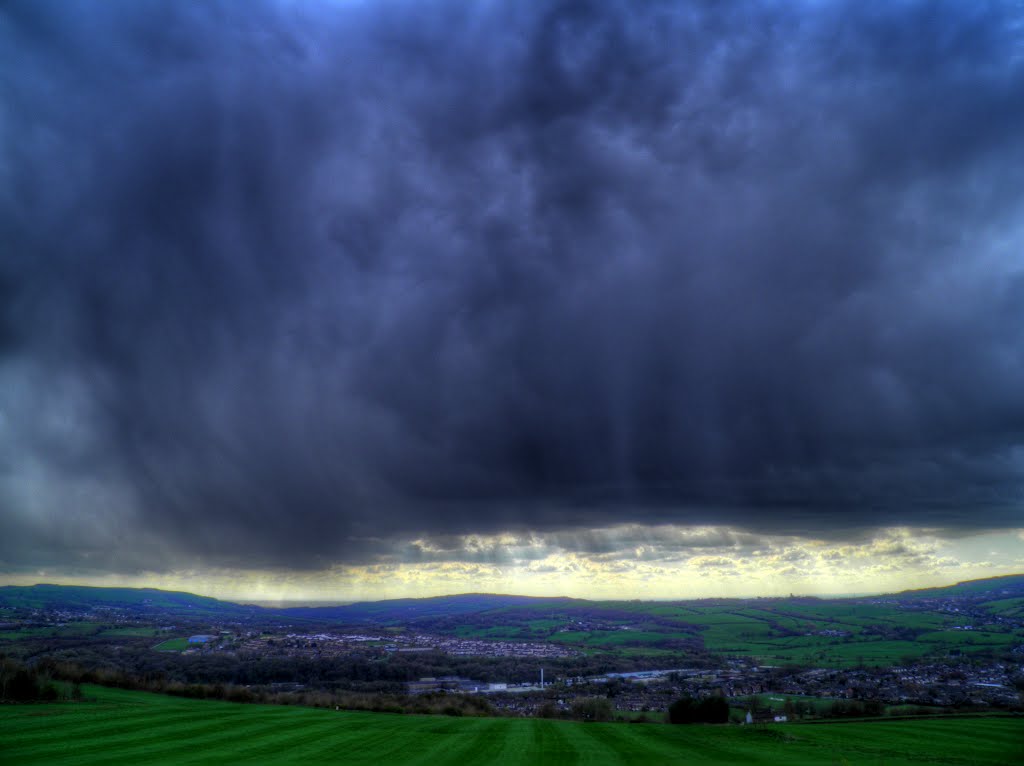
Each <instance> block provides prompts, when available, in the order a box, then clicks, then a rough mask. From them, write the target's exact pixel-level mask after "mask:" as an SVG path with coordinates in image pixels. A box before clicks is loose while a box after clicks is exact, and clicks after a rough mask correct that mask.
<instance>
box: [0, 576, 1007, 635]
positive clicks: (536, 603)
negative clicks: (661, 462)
mask: <svg viewBox="0 0 1024 766" xmlns="http://www.w3.org/2000/svg"><path fill="white" fill-rule="evenodd" d="M1020 596H1024V574H1017V575H1006V576H1003V577H990V578H985V579H981V580H968V581H965V582H959V583H956V584H955V585H949V586H944V587H939V588H924V589H920V590H908V591H903V592H901V593H892V594H886V595H883V596H875V597H872V600H877V599H879V598H881V599H886V600H901V599H934V598H970V599H972V600H980V601H985V600H997V599H1006V598H1013V597H1020ZM827 600H828V601H848V602H852V601H862V600H864V599H863V598H859V599H854V598H850V599H827ZM744 601H745V600H744V599H730V600H728V602H724V603H728V604H733V605H736V606H738V605H739V604H741V603H743V602H744ZM771 601H778V602H789V603H794V602H798V601H800V599H793V598H790V599H771ZM815 601H820V600H818V599H815ZM648 603H652V604H653V603H659V604H662V605H666V606H667V605H668V604H670V603H671V604H677V605H685V604H691V605H702V606H704V607H707V606H709V605H713V604H715V603H717V601H716V600H713V599H712V600H708V599H703V600H700V601H676V602H648ZM627 604H629V607H628V608H631V609H635V608H636V602H626V601H601V602H597V601H589V600H586V599H573V598H565V597H534V596H515V595H504V594H494V593H463V594H459V595H453V596H435V597H431V598H402V599H389V600H385V601H365V602H359V603H355V604H346V605H343V606H299V607H283V608H282V607H266V606H255V605H250V604H236V603H233V602H230V601H221V600H219V599H215V598H210V597H208V596H197V595H195V594H193V593H184V592H176V591H165V590H158V589H156V588H97V587H89V586H83V585H30V586H15V585H8V586H0V607H20V608H28V609H44V608H45V609H61V608H66V609H70V610H84V609H89V608H94V607H117V608H124V609H132V610H135V611H158V610H159V611H164V612H171V613H177V614H182V615H191V616H195V617H211V618H216V617H220V618H223V619H229V618H240V617H246V616H249V617H254V616H258V617H260V618H264V619H266V618H270V619H274V618H279V619H281V620H289V621H291V620H296V621H308V622H338V623H350V624H355V623H373V624H389V623H400V622H408V621H412V620H417V619H432V618H438V617H451V616H458V615H469V614H479V613H483V612H490V611H495V610H509V609H513V610H518V609H527V610H529V609H545V608H573V609H588V608H594V609H618V608H623V607H626V605H627Z"/></svg>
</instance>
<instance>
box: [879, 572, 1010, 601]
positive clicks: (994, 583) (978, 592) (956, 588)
mask: <svg viewBox="0 0 1024 766" xmlns="http://www.w3.org/2000/svg"><path fill="white" fill-rule="evenodd" d="M1016 596H1024V574H1012V575H1003V576H1001V577H984V578H982V579H979V580H964V581H963V582H958V583H956V584H955V585H943V586H939V587H937V588H919V589H916V590H905V591H901V592H899V593H890V594H886V596H884V598H892V599H907V598H922V599H926V598H977V599H986V598H987V599H1001V598H1013V597H1016Z"/></svg>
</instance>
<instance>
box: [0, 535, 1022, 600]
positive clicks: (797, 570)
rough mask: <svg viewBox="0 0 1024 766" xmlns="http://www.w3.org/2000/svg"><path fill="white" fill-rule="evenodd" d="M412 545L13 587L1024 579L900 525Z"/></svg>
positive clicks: (843, 585)
mask: <svg viewBox="0 0 1024 766" xmlns="http://www.w3.org/2000/svg"><path fill="white" fill-rule="evenodd" d="M409 546H410V548H415V549H417V550H418V551H419V552H420V555H422V556H424V557H425V558H426V559H427V560H423V561H420V560H417V561H403V560H401V559H400V558H392V559H388V558H383V559H381V560H380V561H377V562H375V563H372V564H363V565H347V566H346V565H338V566H335V567H333V568H330V569H325V570H322V571H314V572H308V571H307V572H299V571H283V570H281V571H265V570H260V571H243V570H228V569H213V568H211V569H196V570H188V571H178V572H166V573H157V572H150V573H140V574H133V575H115V574H93V575H85V576H73V575H71V574H69V573H63V572H60V571H59V570H37V571H34V572H21V573H17V574H11V575H9V576H5V577H2V581H3V582H5V583H7V584H25V585H27V584H34V583H38V582H52V583H62V584H83V585H97V586H126V587H155V588H161V589H166V590H183V591H189V592H193V593H199V594H203V595H210V596H214V597H217V598H222V599H226V600H236V601H288V600H307V601H338V602H347V601H361V600H377V599H385V598H407V597H427V596H439V595H446V594H453V593H466V592H491V593H515V594H521V595H527V596H571V597H576V598H589V599H627V600H628V599H643V600H648V599H651V600H671V599H694V598H708V597H756V596H784V595H788V594H790V593H794V594H800V595H837V594H855V593H880V592H892V591H899V590H905V589H909V588H920V587H929V586H937V585H946V584H950V583H953V582H957V581H959V580H968V579H974V578H979V577H990V576H994V575H999V574H1012V573H1016V572H1021V571H1024V530H1004V531H1002V532H992V533H986V534H981V535H973V536H967V537H955V536H948V535H947V536H942V535H941V534H940V533H939V531H937V530H921V529H907V528H892V529H887V530H881V531H879V532H878V533H877V534H876V535H875V536H874V537H873V538H871V539H869V540H863V541H857V542H836V541H824V540H816V539H810V538H801V537H795V536H779V535H756V534H753V533H750V532H745V531H739V530H735V529H729V528H717V527H674V526H672V525H661V526H639V525H621V526H617V527H609V528H605V529H596V530H587V531H586V532H585V533H583V534H580V533H575V534H574V533H550V534H545V533H533V534H530V535H526V536H523V535H515V534H509V533H502V534H498V535H490V536H487V535H467V536H464V537H458V536H455V537H447V538H445V539H444V540H431V539H426V538H424V539H417V540H412V541H409ZM430 557H434V558H433V559H431V558H430Z"/></svg>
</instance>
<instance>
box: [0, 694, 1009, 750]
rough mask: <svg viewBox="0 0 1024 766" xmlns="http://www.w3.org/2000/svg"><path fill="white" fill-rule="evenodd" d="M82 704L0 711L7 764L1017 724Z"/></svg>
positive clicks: (665, 744)
mask: <svg viewBox="0 0 1024 766" xmlns="http://www.w3.org/2000/svg"><path fill="white" fill-rule="evenodd" d="M85 694H86V696H87V697H95V701H93V702H83V703H70V702H65V703H53V704H45V705H22V706H16V705H5V706H0V763H5V764H6V763H11V764H15V763H17V764H44V763H45V764H83V765H84V764H139V763H161V764H207V763H209V764H240V763H258V764H275V763H295V764H299V763H303V764H305V763H344V764H364V763H365V764H375V766H380V765H381V764H430V766H444V765H445V764H458V765H459V766H467V765H468V764H506V765H508V764H595V765H596V764H606V763H607V764H683V763H686V764H701V763H737V764H787V765H788V766H799V765H800V764H872V765H876V764H888V765H889V766H897V765H898V764H932V765H933V766H935V765H936V764H950V765H951V766H952V765H964V766H966V765H967V764H979V765H985V764H991V765H992V766H995V765H996V764H999V765H1003V764H1011V763H1021V762H1024V719H1019V718H1015V719H1011V718H961V719H931V720H914V721H877V722H855V723H827V724H782V725H777V726H766V727H740V726H668V725H658V724H583V723H571V722H563V721H544V720H536V719H508V718H444V717H437V716H401V715H388V714H381V713H349V712H335V711H332V710H316V709H312V708H297V707H274V706H264V705H234V704H231V703H226V702H208V701H197V700H186V699H180V698H176V697H166V696H161V695H154V694H146V693H141V692H126V691H120V690H115V689H103V688H99V687H91V686H90V687H85Z"/></svg>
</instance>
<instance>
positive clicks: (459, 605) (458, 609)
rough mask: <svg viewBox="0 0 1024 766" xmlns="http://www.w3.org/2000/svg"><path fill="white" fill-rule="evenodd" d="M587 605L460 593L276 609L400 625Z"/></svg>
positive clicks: (565, 600) (320, 617)
mask: <svg viewBox="0 0 1024 766" xmlns="http://www.w3.org/2000/svg"><path fill="white" fill-rule="evenodd" d="M573 603H583V604H585V603H587V602H586V601H583V600H580V599H571V598H545V597H534V596H507V595H501V594H494V593H463V594H459V595H456V596H435V597H432V598H399V599H389V600H386V601H363V602H359V603H355V604H346V605H344V606H319V607H291V608H285V609H278V610H276V611H278V612H281V613H282V614H286V615H289V616H296V617H302V618H305V619H312V620H332V621H338V622H377V623H382V622H401V621H406V620H413V619H420V618H428V617H450V616H453V615H460V614H475V613H479V612H489V611H492V610H495V609H507V608H509V607H517V606H567V605H570V604H573Z"/></svg>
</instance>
